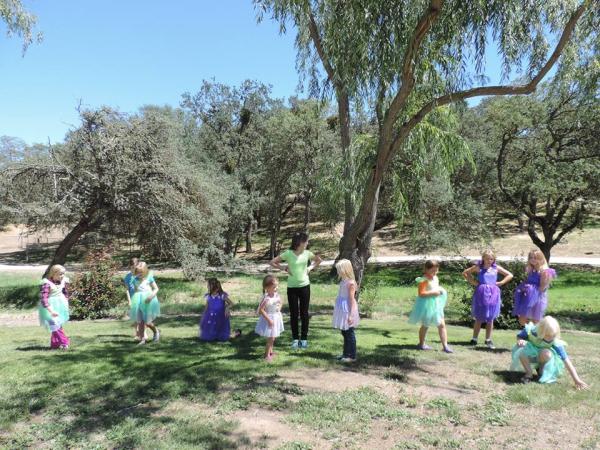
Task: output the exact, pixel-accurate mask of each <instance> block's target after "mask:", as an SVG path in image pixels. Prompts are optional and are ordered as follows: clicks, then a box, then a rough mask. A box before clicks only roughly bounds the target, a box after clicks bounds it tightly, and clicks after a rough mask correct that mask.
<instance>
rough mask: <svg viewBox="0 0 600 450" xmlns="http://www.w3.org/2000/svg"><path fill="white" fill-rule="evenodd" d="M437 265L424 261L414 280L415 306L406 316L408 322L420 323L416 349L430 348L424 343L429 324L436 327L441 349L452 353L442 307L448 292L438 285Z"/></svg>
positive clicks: (436, 263) (433, 262)
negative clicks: (421, 271) (416, 287)
mask: <svg viewBox="0 0 600 450" xmlns="http://www.w3.org/2000/svg"><path fill="white" fill-rule="evenodd" d="M439 267H440V266H439V263H438V262H437V261H433V260H427V261H425V266H424V268H423V276H422V277H419V278H417V279H416V280H415V281H416V282H417V283H418V285H419V291H418V292H419V294H418V296H417V299H416V300H415V306H414V307H413V309H412V311H411V312H410V316H409V317H408V322H409V323H413V324H418V323H420V324H421V328H419V345H418V346H417V349H419V350H431V347H430V346H429V345H427V344H425V337H426V336H427V329H428V328H429V327H430V326H431V325H435V326H436V327H438V332H439V334H440V341H441V342H442V349H443V351H444V352H445V353H454V351H453V350H452V349H451V348H450V346H449V345H448V335H447V331H446V322H445V321H444V307H445V306H446V300H447V298H448V294H447V293H446V290H445V289H444V288H442V287H440V282H439V280H438V277H437V273H438V271H439Z"/></svg>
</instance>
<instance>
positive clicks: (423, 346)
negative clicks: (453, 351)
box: [417, 344, 431, 350]
mask: <svg viewBox="0 0 600 450" xmlns="http://www.w3.org/2000/svg"><path fill="white" fill-rule="evenodd" d="M417 350H431V347H430V346H429V345H427V344H423V345H417Z"/></svg>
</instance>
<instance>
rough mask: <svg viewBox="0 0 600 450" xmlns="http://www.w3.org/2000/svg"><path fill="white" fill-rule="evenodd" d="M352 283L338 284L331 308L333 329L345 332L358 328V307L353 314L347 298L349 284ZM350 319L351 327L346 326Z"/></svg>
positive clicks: (347, 281)
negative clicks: (333, 304) (335, 297)
mask: <svg viewBox="0 0 600 450" xmlns="http://www.w3.org/2000/svg"><path fill="white" fill-rule="evenodd" d="M352 283H356V282H355V281H353V280H342V281H341V282H340V289H339V291H338V296H337V299H336V301H335V306H334V308H333V328H338V329H340V330H347V329H349V328H356V327H357V326H358V322H359V321H360V317H359V314H358V305H357V309H356V311H354V312H353V311H352V308H351V303H350V297H349V293H350V284H352ZM350 317H352V325H348V318H350Z"/></svg>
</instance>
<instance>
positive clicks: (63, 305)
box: [38, 298, 69, 329]
mask: <svg viewBox="0 0 600 450" xmlns="http://www.w3.org/2000/svg"><path fill="white" fill-rule="evenodd" d="M49 303H50V309H52V310H53V311H54V312H56V313H58V317H52V314H50V312H49V311H48V309H47V308H44V307H43V306H42V305H41V304H40V305H39V307H38V313H39V317H40V325H42V326H45V327H46V328H48V329H49V327H50V323H53V324H57V325H58V324H60V325H62V324H64V323H66V322H68V321H69V303H68V302H67V301H66V300H63V299H60V298H54V299H52V298H51V299H50V301H49Z"/></svg>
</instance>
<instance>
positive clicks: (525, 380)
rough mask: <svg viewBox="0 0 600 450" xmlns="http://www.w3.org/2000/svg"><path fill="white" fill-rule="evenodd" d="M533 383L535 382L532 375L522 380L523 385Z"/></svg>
mask: <svg viewBox="0 0 600 450" xmlns="http://www.w3.org/2000/svg"><path fill="white" fill-rule="evenodd" d="M532 381H533V376H532V375H525V376H524V377H523V378H521V383H523V384H527V383H531V382H532Z"/></svg>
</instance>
